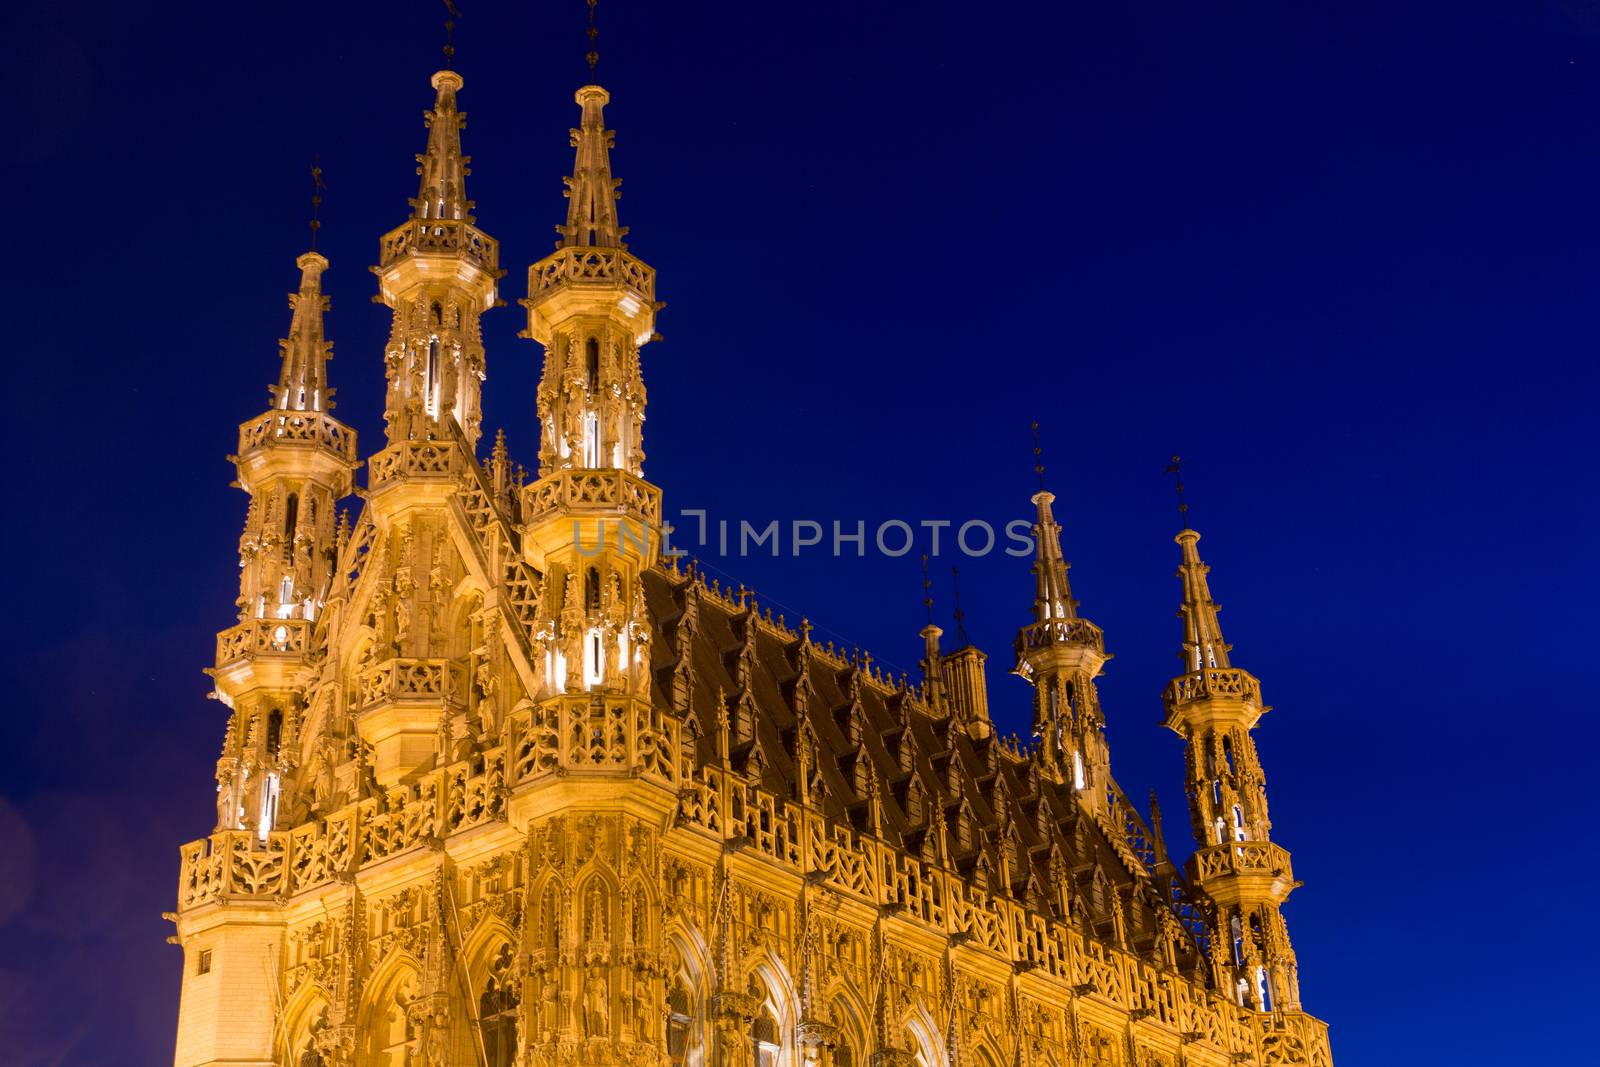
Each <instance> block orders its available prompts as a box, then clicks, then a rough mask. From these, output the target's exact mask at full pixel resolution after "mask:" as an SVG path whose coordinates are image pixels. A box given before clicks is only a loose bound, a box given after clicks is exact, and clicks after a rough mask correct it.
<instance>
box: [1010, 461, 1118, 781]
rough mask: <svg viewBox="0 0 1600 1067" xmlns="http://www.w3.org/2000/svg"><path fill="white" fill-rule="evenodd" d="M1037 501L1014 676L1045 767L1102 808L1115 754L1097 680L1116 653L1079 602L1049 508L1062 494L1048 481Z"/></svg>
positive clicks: (1040, 490)
mask: <svg viewBox="0 0 1600 1067" xmlns="http://www.w3.org/2000/svg"><path fill="white" fill-rule="evenodd" d="M1042 480H1043V474H1042V469H1041V483H1042ZM1032 500H1033V505H1034V507H1035V508H1036V509H1037V518H1036V519H1035V521H1034V524H1033V536H1034V541H1035V553H1036V555H1035V558H1034V563H1033V575H1034V598H1033V622H1031V623H1029V624H1028V625H1027V626H1024V627H1023V628H1022V629H1021V630H1020V631H1019V632H1018V633H1017V640H1016V655H1017V659H1016V666H1015V667H1014V668H1013V673H1015V674H1018V675H1020V676H1021V677H1022V678H1023V679H1025V680H1026V681H1028V682H1029V683H1030V684H1032V685H1033V687H1034V700H1033V733H1034V736H1035V737H1036V738H1038V739H1039V742H1040V748H1039V751H1040V759H1041V763H1042V767H1043V769H1044V770H1045V772H1046V773H1048V774H1051V775H1053V776H1055V777H1056V778H1058V779H1061V780H1065V781H1069V782H1071V783H1072V786H1073V788H1075V789H1076V790H1077V791H1078V795H1079V799H1080V800H1081V801H1082V802H1083V803H1084V804H1085V805H1086V806H1088V807H1089V808H1091V809H1092V810H1095V811H1101V810H1103V809H1104V808H1105V804H1106V791H1107V789H1108V787H1109V786H1110V783H1111V758H1110V754H1109V752H1108V750H1107V748H1106V740H1105V719H1104V717H1103V716H1102V714H1101V712H1100V697H1099V693H1098V691H1097V690H1096V688H1095V678H1096V677H1097V676H1098V675H1099V674H1100V669H1101V668H1102V667H1103V666H1105V663H1106V661H1107V660H1109V659H1110V658H1111V657H1110V656H1109V655H1108V654H1107V653H1106V650H1105V638H1104V636H1103V635H1102V634H1101V632H1100V627H1098V626H1096V625H1095V624H1094V623H1092V622H1090V621H1089V620H1088V619H1085V618H1082V617H1080V616H1079V615H1078V602H1077V601H1076V600H1073V599H1072V589H1071V587H1070V586H1069V585H1068V583H1067V569H1068V566H1069V565H1068V563H1067V561H1066V559H1065V557H1064V556H1063V555H1062V553H1061V527H1060V526H1058V525H1057V524H1056V520H1055V516H1054V515H1053V514H1052V513H1051V510H1050V505H1051V504H1052V503H1053V502H1054V501H1055V495H1054V494H1053V493H1050V492H1048V491H1047V490H1045V489H1044V488H1043V485H1042V484H1041V486H1040V489H1039V491H1038V492H1037V493H1035V494H1033V498H1032Z"/></svg>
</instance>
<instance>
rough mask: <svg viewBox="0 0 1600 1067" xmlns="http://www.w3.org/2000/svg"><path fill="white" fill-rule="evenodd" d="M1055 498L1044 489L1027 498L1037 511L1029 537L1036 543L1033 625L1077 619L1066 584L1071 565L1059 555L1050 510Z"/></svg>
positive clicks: (1075, 605)
mask: <svg viewBox="0 0 1600 1067" xmlns="http://www.w3.org/2000/svg"><path fill="white" fill-rule="evenodd" d="M1055 499H1056V496H1055V494H1054V493H1052V492H1050V491H1049V490H1047V489H1041V490H1039V491H1038V492H1037V493H1035V494H1033V496H1032V497H1031V500H1032V502H1033V505H1034V507H1036V508H1037V509H1038V517H1037V518H1036V519H1035V521H1034V524H1033V536H1034V539H1035V541H1036V542H1037V543H1036V545H1035V556H1034V561H1033V576H1034V586H1035V592H1034V597H1033V617H1034V620H1035V621H1037V622H1049V621H1051V620H1053V619H1055V620H1059V619H1076V618H1077V617H1078V602H1077V601H1076V600H1073V599H1072V587H1071V586H1070V585H1069V584H1068V583H1067V570H1068V569H1069V568H1070V567H1071V564H1070V563H1068V562H1067V561H1066V558H1065V557H1064V556H1062V554H1061V527H1060V526H1059V525H1057V523H1056V520H1055V516H1054V515H1053V514H1052V513H1051V511H1050V505H1051V504H1052V503H1053V502H1054V501H1055Z"/></svg>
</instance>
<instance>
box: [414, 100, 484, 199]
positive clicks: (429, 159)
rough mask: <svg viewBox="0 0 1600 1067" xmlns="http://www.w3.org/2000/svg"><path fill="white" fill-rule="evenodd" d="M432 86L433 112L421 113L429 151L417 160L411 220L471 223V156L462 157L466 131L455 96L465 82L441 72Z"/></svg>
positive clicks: (463, 117)
mask: <svg viewBox="0 0 1600 1067" xmlns="http://www.w3.org/2000/svg"><path fill="white" fill-rule="evenodd" d="M432 84H433V88H434V90H435V91H436V92H437V94H438V95H437V96H435V97H434V101H433V110H431V111H428V112H425V113H424V121H426V122H427V124H428V150H427V151H426V152H424V153H423V154H422V155H420V156H418V157H417V173H418V174H420V175H421V176H422V183H421V185H420V187H419V188H418V189H417V198H416V199H415V200H413V201H411V207H412V217H413V218H418V219H459V220H460V221H462V222H472V221H473V218H472V208H473V203H472V201H471V200H468V199H467V175H469V174H471V173H472V169H471V167H469V166H468V164H470V163H471V162H472V157H470V156H464V155H462V154H461V131H462V130H463V129H465V128H466V125H467V116H466V114H465V113H464V112H461V111H457V110H456V93H458V92H460V90H461V86H462V85H463V84H464V82H463V80H462V78H461V75H459V74H457V73H456V72H455V71H453V70H441V71H439V72H438V73H437V74H435V75H434V76H433V82H432Z"/></svg>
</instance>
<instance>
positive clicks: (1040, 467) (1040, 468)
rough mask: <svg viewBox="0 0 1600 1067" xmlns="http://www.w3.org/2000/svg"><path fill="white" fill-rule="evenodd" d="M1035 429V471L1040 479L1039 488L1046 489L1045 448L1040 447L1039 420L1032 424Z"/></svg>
mask: <svg viewBox="0 0 1600 1067" xmlns="http://www.w3.org/2000/svg"><path fill="white" fill-rule="evenodd" d="M1030 428H1031V429H1032V430H1033V473H1034V475H1035V476H1037V477H1038V479H1039V489H1040V491H1041V492H1042V491H1043V490H1044V450H1043V449H1041V448H1040V447H1039V421H1038V420H1037V419H1035V420H1034V421H1033V423H1032V424H1031V425H1030Z"/></svg>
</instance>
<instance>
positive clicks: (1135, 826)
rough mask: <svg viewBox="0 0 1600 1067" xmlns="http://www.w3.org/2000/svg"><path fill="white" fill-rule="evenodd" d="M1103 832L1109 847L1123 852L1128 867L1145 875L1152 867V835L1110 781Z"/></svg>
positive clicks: (1119, 788)
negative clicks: (1105, 834) (1109, 840)
mask: <svg viewBox="0 0 1600 1067" xmlns="http://www.w3.org/2000/svg"><path fill="white" fill-rule="evenodd" d="M1105 830H1106V832H1107V836H1109V837H1110V838H1111V842H1112V845H1113V847H1116V848H1117V849H1118V850H1119V851H1124V852H1125V855H1124V857H1123V858H1124V860H1127V861H1130V865H1132V866H1134V867H1136V868H1143V869H1144V870H1147V871H1148V870H1149V869H1150V868H1151V867H1153V866H1154V865H1155V862H1156V845H1155V841H1156V837H1155V834H1154V833H1153V832H1152V831H1151V829H1150V827H1148V826H1146V825H1145V821H1144V816H1142V815H1140V814H1139V809H1138V808H1135V807H1134V806H1133V802H1132V801H1130V800H1129V799H1128V797H1127V795H1126V794H1124V793H1123V792H1122V787H1121V786H1119V785H1117V783H1116V782H1114V781H1113V782H1111V783H1109V784H1108V785H1107V786H1106V826H1105Z"/></svg>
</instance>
